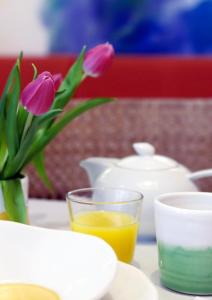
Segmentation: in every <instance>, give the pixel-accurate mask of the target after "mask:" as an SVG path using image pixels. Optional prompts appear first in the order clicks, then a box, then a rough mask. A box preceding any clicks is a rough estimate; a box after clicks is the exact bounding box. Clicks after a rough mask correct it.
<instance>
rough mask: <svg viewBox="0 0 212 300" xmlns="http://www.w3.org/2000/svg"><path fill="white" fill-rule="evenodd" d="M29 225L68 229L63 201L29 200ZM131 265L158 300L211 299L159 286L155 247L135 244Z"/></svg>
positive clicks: (66, 210) (65, 206) (65, 207)
mask: <svg viewBox="0 0 212 300" xmlns="http://www.w3.org/2000/svg"><path fill="white" fill-rule="evenodd" d="M29 217H30V223H31V224H32V225H35V226H40V227H46V228H55V229H66V230H68V229H69V215H68V208H67V204H66V203H65V202H64V201H52V200H49V201H47V200H40V199H30V200H29ZM133 264H134V265H135V266H136V267H138V268H140V269H141V270H142V271H143V272H144V273H145V274H146V275H147V276H148V277H149V278H150V280H151V281H152V282H153V283H154V285H155V286H156V287H157V289H158V293H159V300H200V299H202V300H204V299H205V300H206V299H207V300H209V299H212V297H194V296H189V295H183V294H179V293H175V292H172V291H170V290H168V289H166V288H164V287H162V286H161V284H160V279H159V273H158V256H157V248H156V245H155V244H154V243H153V244H137V246H136V251H135V261H134V262H133Z"/></svg>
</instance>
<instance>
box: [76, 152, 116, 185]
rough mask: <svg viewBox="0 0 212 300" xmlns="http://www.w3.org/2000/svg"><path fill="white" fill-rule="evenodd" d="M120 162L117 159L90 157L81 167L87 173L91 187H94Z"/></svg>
mask: <svg viewBox="0 0 212 300" xmlns="http://www.w3.org/2000/svg"><path fill="white" fill-rule="evenodd" d="M118 161H119V159H116V158H105V157H90V158H87V159H85V160H82V161H81V162H80V166H81V167H82V168H83V169H84V170H85V171H86V173H87V175H88V178H89V181H90V184H91V186H94V184H95V182H96V180H97V178H98V177H99V176H100V175H101V174H102V173H103V172H104V171H105V170H106V169H107V168H110V167H112V166H113V165H114V164H115V163H117V162H118Z"/></svg>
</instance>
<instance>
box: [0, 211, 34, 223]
mask: <svg viewBox="0 0 212 300" xmlns="http://www.w3.org/2000/svg"><path fill="white" fill-rule="evenodd" d="M0 220H4V221H5V220H6V221H9V220H10V218H9V217H8V215H7V213H6V212H5V211H3V212H1V213H0ZM26 223H27V224H29V216H28V210H27V221H26Z"/></svg>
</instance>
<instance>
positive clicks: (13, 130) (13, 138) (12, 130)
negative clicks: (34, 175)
mask: <svg viewBox="0 0 212 300" xmlns="http://www.w3.org/2000/svg"><path fill="white" fill-rule="evenodd" d="M18 64H19V63H17V64H16V67H15V71H14V81H13V83H12V86H11V90H10V94H9V96H8V97H9V100H8V102H9V104H8V107H7V109H8V110H7V114H6V138H7V145H8V153H9V159H10V160H11V159H13V158H14V156H15V154H16V152H17V150H18V147H19V139H18V131H17V107H18V103H19V98H20V73H19V67H18Z"/></svg>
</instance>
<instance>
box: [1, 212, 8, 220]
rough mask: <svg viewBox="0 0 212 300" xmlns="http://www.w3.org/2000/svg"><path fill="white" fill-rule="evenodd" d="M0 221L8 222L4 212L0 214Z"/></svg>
mask: <svg viewBox="0 0 212 300" xmlns="http://www.w3.org/2000/svg"><path fill="white" fill-rule="evenodd" d="M0 220H9V218H8V216H7V213H6V212H1V213H0Z"/></svg>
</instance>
